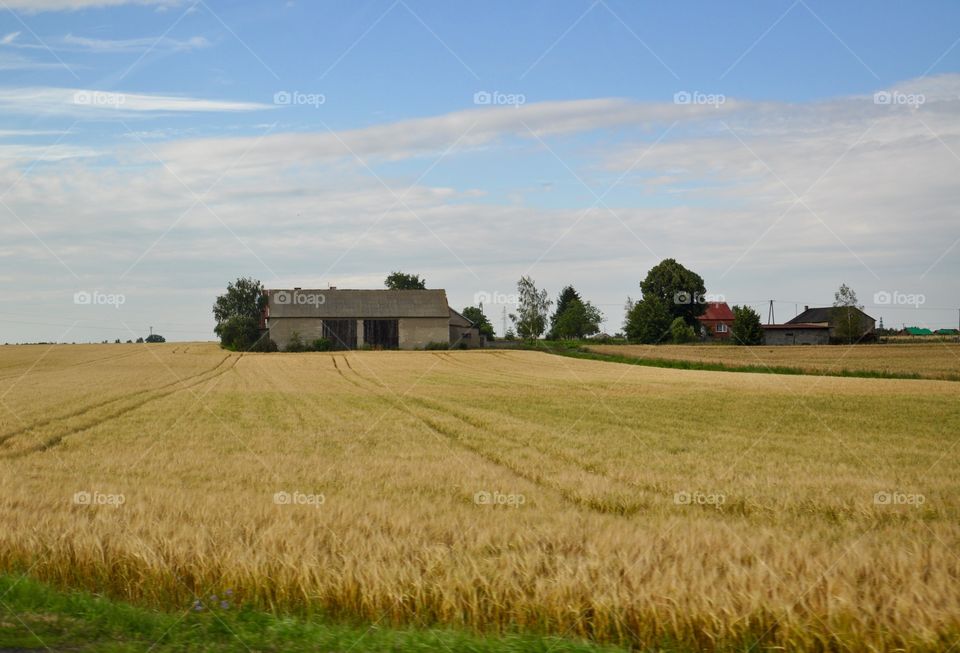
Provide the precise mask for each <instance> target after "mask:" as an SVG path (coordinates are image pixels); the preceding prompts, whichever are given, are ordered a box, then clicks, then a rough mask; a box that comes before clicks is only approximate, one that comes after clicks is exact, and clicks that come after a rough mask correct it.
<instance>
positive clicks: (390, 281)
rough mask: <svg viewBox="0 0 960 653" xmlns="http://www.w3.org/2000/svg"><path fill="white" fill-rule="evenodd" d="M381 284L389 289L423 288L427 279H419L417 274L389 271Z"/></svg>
mask: <svg viewBox="0 0 960 653" xmlns="http://www.w3.org/2000/svg"><path fill="white" fill-rule="evenodd" d="M383 285H385V286H386V287H387V288H389V289H390V290H425V289H426V287H427V280H426V279H421V278H420V275H419V274H407V273H406V272H391V273H390V274H389V275H387V278H386V279H384V281H383Z"/></svg>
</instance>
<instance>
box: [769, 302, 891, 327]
mask: <svg viewBox="0 0 960 653" xmlns="http://www.w3.org/2000/svg"><path fill="white" fill-rule="evenodd" d="M833 310H834V308H833V306H825V307H823V308H808V309H807V310H805V311H804V312H803V313H801V314H800V315H798V316H797V317H795V318H793V319H792V320H787V322H786V323H787V324H796V323H798V322H804V323H808V324H809V323H816V322H823V323H827V324H833ZM856 310H857V312H858V313H860V315H861V318H860V319H861V320H862V319H863V318H867V319H868V320H873V318H872V317H870V316H869V315H867V314H866V313H864V312H863V311H861V310H860V309H859V308H858V309H856Z"/></svg>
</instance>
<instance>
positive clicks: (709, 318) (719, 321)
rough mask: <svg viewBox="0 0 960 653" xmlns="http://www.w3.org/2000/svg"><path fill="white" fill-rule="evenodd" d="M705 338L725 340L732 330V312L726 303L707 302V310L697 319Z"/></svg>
mask: <svg viewBox="0 0 960 653" xmlns="http://www.w3.org/2000/svg"><path fill="white" fill-rule="evenodd" d="M697 320H699V321H700V326H701V327H702V328H703V330H704V334H705V335H706V337H707V338H717V339H718V340H726V339H727V338H729V337H730V330H731V329H732V328H733V311H731V310H730V307H729V306H727V302H708V303H707V310H705V311H704V312H703V315H701V316H700V317H698V318H697Z"/></svg>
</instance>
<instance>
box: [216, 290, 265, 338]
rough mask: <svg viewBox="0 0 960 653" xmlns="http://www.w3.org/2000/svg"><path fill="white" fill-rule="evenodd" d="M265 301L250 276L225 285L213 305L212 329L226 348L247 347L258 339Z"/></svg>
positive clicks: (261, 291) (261, 292)
mask: <svg viewBox="0 0 960 653" xmlns="http://www.w3.org/2000/svg"><path fill="white" fill-rule="evenodd" d="M266 304H267V298H266V295H264V292H263V285H262V284H261V283H260V282H259V281H258V280H256V279H254V278H252V277H241V278H239V279H237V280H236V281H234V282H231V283H228V284H227V292H225V293H224V294H222V295H220V296H219V297H217V299H216V301H215V302H214V304H213V318H214V320H216V322H217V324H216V326H214V327H213V332H214V333H215V334H217V337H219V338H220V344H221V345H222V346H223V347H226V348H227V349H233V350H241V351H242V350H249V349H251V348H252V347H253V346H254V345H255V344H256V343H257V342H258V340H259V339H260V337H261V333H260V315H261V313H262V312H263V309H264V307H265V306H266Z"/></svg>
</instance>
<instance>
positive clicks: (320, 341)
mask: <svg viewBox="0 0 960 653" xmlns="http://www.w3.org/2000/svg"><path fill="white" fill-rule="evenodd" d="M310 348H311V349H312V350H313V351H332V350H333V343H332V342H331V341H330V339H329V338H317V339H316V340H314V341H313V342H311V343H310Z"/></svg>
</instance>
